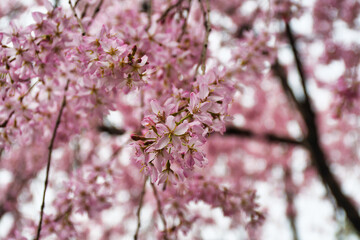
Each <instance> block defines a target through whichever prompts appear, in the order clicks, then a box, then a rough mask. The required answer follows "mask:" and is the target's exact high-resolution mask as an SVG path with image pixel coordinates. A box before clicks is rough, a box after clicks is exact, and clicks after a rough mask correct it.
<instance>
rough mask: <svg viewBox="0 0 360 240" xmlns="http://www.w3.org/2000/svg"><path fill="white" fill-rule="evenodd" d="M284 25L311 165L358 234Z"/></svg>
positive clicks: (288, 29)
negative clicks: (298, 86)
mask: <svg viewBox="0 0 360 240" xmlns="http://www.w3.org/2000/svg"><path fill="white" fill-rule="evenodd" d="M285 24H286V36H287V38H288V39H289V43H290V45H291V49H292V51H293V54H294V57H295V61H296V67H297V70H298V72H299V75H300V78H301V82H302V87H303V91H304V96H305V98H304V101H303V102H298V101H296V102H297V106H298V108H299V111H300V113H301V115H302V117H303V119H304V121H305V123H306V126H307V130H308V134H307V136H306V138H305V143H306V146H307V148H308V149H309V151H310V154H311V158H312V162H313V165H314V166H315V168H316V169H317V171H318V173H319V175H320V178H321V180H322V181H323V183H324V185H325V186H327V187H328V188H329V189H330V192H331V194H332V195H333V196H334V198H335V200H336V203H337V205H338V206H339V207H340V208H342V209H343V210H344V211H345V213H346V216H347V217H348V219H349V221H350V222H351V223H352V225H353V226H354V228H355V229H356V231H357V232H358V233H360V216H359V214H358V211H357V209H356V207H355V206H354V205H353V203H352V202H351V201H350V199H349V198H348V197H347V196H345V194H344V193H343V192H342V189H341V187H340V185H339V183H338V182H337V180H336V179H335V176H334V175H333V174H332V172H331V171H330V168H329V166H328V164H327V160H326V156H325V154H324V152H323V150H322V148H321V146H320V141H319V132H318V129H317V126H316V115H315V112H314V110H313V108H312V106H311V104H310V98H309V94H308V92H307V89H306V86H305V84H306V75H305V71H304V68H303V65H302V62H301V59H300V55H299V53H298V51H297V47H296V41H295V38H294V36H293V34H292V30H291V27H290V25H289V23H285ZM275 73H276V72H275ZM278 77H279V78H280V79H281V78H282V77H283V76H278ZM282 82H283V80H282ZM283 87H284V91H285V92H287V91H288V90H287V89H290V88H289V85H288V82H287V79H286V81H284V85H283ZM290 91H291V90H290Z"/></svg>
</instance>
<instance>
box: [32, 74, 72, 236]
mask: <svg viewBox="0 0 360 240" xmlns="http://www.w3.org/2000/svg"><path fill="white" fill-rule="evenodd" d="M69 82H70V80H68V81H67V82H66V86H65V90H64V96H63V100H62V103H61V107H60V111H59V114H58V116H57V118H56V123H55V127H54V130H53V133H52V136H51V140H50V144H49V147H48V149H49V153H48V158H47V166H46V176H45V182H44V192H43V197H42V203H41V208H40V220H39V225H38V229H37V234H36V238H35V239H36V240H39V239H40V233H41V226H42V221H43V215H44V208H45V196H46V190H47V186H48V181H49V173H50V164H51V155H52V151H53V147H54V142H55V138H56V133H57V130H58V128H59V125H60V121H61V116H62V113H63V111H64V108H65V106H66V92H67V90H68V88H69Z"/></svg>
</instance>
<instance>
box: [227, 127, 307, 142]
mask: <svg viewBox="0 0 360 240" xmlns="http://www.w3.org/2000/svg"><path fill="white" fill-rule="evenodd" d="M225 135H226V136H237V137H243V138H253V139H258V140H266V141H268V142H271V143H286V144H292V145H299V146H301V145H303V142H302V141H299V140H295V139H292V138H288V137H282V136H278V135H276V134H272V133H263V134H258V133H255V132H253V131H251V130H249V129H243V128H236V127H227V128H226V132H225Z"/></svg>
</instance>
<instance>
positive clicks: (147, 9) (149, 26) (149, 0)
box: [145, 0, 152, 32]
mask: <svg viewBox="0 0 360 240" xmlns="http://www.w3.org/2000/svg"><path fill="white" fill-rule="evenodd" d="M145 3H146V4H147V7H146V9H145V10H146V14H147V18H148V24H147V25H146V27H145V31H146V32H147V31H149V29H150V28H151V17H152V0H148V1H147V2H145Z"/></svg>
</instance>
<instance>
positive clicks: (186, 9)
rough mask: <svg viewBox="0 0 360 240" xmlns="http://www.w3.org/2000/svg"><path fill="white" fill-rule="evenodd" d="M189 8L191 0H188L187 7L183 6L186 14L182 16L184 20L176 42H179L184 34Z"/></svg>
mask: <svg viewBox="0 0 360 240" xmlns="http://www.w3.org/2000/svg"><path fill="white" fill-rule="evenodd" d="M190 9H191V0H189V6H188V7H187V8H185V9H184V10H185V11H186V13H187V15H186V16H185V17H184V19H183V20H184V22H183V24H182V26H181V33H180V35H179V37H178V39H177V42H181V39H182V38H183V36H184V35H185V32H186V28H187V20H188V18H189V15H190Z"/></svg>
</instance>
